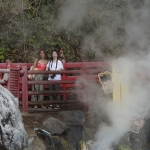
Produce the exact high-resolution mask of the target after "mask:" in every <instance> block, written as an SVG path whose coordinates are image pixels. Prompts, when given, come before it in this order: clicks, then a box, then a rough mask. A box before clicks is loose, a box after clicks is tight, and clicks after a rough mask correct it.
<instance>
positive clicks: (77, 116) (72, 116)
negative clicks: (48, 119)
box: [58, 110, 85, 124]
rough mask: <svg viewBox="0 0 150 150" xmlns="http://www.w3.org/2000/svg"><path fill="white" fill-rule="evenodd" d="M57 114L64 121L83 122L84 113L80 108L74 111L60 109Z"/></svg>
mask: <svg viewBox="0 0 150 150" xmlns="http://www.w3.org/2000/svg"><path fill="white" fill-rule="evenodd" d="M58 116H59V117H60V118H62V119H64V120H65V121H68V122H72V123H81V124H83V123H84V122H85V115H84V113H83V112H82V111H81V110H75V111H61V112H59V113H58Z"/></svg>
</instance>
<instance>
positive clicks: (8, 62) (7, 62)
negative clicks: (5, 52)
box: [6, 60, 11, 91]
mask: <svg viewBox="0 0 150 150" xmlns="http://www.w3.org/2000/svg"><path fill="white" fill-rule="evenodd" d="M10 68H11V61H10V60H6V69H10ZM6 88H7V89H8V90H9V91H10V77H9V78H8V81H7V84H6Z"/></svg>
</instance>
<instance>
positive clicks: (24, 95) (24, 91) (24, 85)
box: [22, 66, 28, 112]
mask: <svg viewBox="0 0 150 150" xmlns="http://www.w3.org/2000/svg"><path fill="white" fill-rule="evenodd" d="M22 71H23V72H24V74H23V76H22V111H23V112H27V111H28V78H27V66H23V67H22Z"/></svg>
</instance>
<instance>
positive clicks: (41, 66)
mask: <svg viewBox="0 0 150 150" xmlns="http://www.w3.org/2000/svg"><path fill="white" fill-rule="evenodd" d="M34 64H35V62H34ZM33 66H34V65H33ZM35 66H36V67H35V68H37V70H40V71H41V70H62V69H63V64H62V62H61V61H60V60H59V54H58V52H57V51H56V50H53V51H52V53H51V59H50V60H49V61H48V60H47V54H46V51H45V50H40V51H39V58H38V60H37V62H36V65H35ZM35 80H43V75H42V74H37V75H35ZM48 80H49V81H50V80H61V75H60V74H56V75H55V74H54V75H53V74H49V77H48ZM32 90H33V91H34V90H37V91H43V90H44V85H33V86H32ZM49 90H60V84H50V85H49ZM49 99H50V100H54V95H53V94H50V96H49ZM56 99H57V100H60V99H61V96H60V94H56ZM43 100H44V95H38V96H36V95H32V97H31V101H43ZM34 108H38V106H37V105H35V106H34ZM42 108H46V107H44V106H43V105H42Z"/></svg>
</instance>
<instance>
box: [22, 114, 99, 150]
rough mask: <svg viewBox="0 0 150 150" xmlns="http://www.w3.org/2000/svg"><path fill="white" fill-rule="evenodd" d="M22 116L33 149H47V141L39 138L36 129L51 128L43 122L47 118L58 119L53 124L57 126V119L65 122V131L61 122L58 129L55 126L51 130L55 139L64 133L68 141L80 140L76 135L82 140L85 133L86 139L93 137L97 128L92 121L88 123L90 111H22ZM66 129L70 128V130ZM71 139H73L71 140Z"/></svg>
mask: <svg viewBox="0 0 150 150" xmlns="http://www.w3.org/2000/svg"><path fill="white" fill-rule="evenodd" d="M66 113H67V114H66ZM71 116H73V117H72V119H71ZM22 117H23V122H24V126H25V129H26V131H27V134H28V137H29V140H30V142H31V150H32V149H36V150H46V147H45V143H44V142H43V141H42V140H41V139H40V138H38V136H37V134H36V132H35V131H34V129H35V128H40V129H47V131H49V130H51V129H49V128H46V126H45V125H44V123H43V122H46V121H47V120H49V119H50V118H53V119H56V120H53V124H55V126H57V123H58V122H57V120H58V121H61V123H62V124H63V123H64V124H65V129H64V130H65V131H62V130H63V129H62V128H63V127H62V125H60V123H58V124H59V127H58V128H57V129H55V128H53V129H52V130H51V131H50V132H51V133H52V138H53V139H55V138H58V137H60V136H62V135H63V136H64V137H65V139H67V141H68V142H70V143H73V142H74V140H76V141H77V142H78V139H75V137H78V138H79V140H81V139H83V135H84V139H85V140H86V139H92V138H93V137H94V134H95V132H96V128H93V127H91V125H90V123H88V119H87V117H88V113H83V112H81V111H70V112H69V111H68V112H44V113H32V114H29V113H22ZM77 120H78V121H77ZM85 120H86V122H85ZM55 121H56V122H55ZM54 122H55V123H54ZM50 123H51V124H52V122H51V121H50ZM60 126H61V129H60ZM66 126H67V127H66ZM66 128H70V129H66ZM54 130H57V131H58V132H60V133H56V132H57V131H54ZM66 130H68V131H69V132H68V131H66ZM64 132H65V134H64ZM83 133H84V134H83ZM71 139H72V141H71ZM79 142H80V141H79ZM79 142H78V143H79ZM74 145H75V143H74ZM89 146H90V145H89ZM69 147H71V146H69ZM74 147H75V146H74ZM81 147H82V146H81ZM67 149H68V150H69V149H71V150H73V149H74V148H66V150H67ZM78 149H79V148H76V149H75V150H78ZM29 150H30V149H29ZM64 150H65V148H64Z"/></svg>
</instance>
